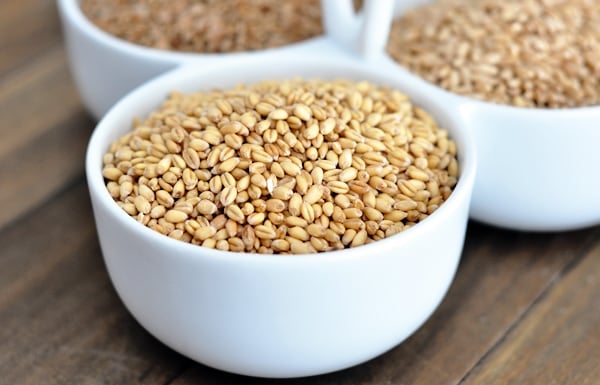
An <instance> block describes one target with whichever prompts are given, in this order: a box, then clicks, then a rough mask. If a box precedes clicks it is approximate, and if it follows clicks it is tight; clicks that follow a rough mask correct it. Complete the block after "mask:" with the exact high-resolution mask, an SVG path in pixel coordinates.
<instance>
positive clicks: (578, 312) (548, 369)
mask: <svg viewBox="0 0 600 385" xmlns="http://www.w3.org/2000/svg"><path fill="white" fill-rule="evenodd" d="M560 278H561V279H557V280H556V281H555V283H554V285H553V287H551V288H550V289H549V290H547V293H545V295H544V297H543V298H540V300H539V301H538V302H537V303H536V304H535V305H534V306H532V309H531V311H529V312H528V314H527V315H526V316H525V317H524V319H523V320H522V322H520V323H519V324H518V325H516V326H515V328H514V329H513V330H511V332H510V333H508V334H507V335H506V337H505V340H504V341H503V343H502V344H501V345H499V346H498V347H497V348H496V349H494V351H493V352H492V353H491V354H490V355H489V356H488V357H486V359H485V360H484V361H483V362H482V363H481V364H480V365H478V366H477V368H476V369H475V370H474V371H473V373H472V374H471V375H470V376H469V377H468V378H467V379H466V381H464V382H463V384H464V385H475V384H490V385H495V384H511V385H520V384H580V385H596V384H599V383H600V244H599V243H597V242H596V244H595V245H594V247H593V248H592V249H591V250H589V252H588V253H587V254H586V255H585V258H583V260H582V261H581V262H580V263H578V264H577V265H576V266H575V267H574V268H573V269H572V270H570V271H568V272H567V273H566V274H565V276H564V277H560Z"/></svg>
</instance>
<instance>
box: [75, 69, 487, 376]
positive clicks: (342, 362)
mask: <svg viewBox="0 0 600 385" xmlns="http://www.w3.org/2000/svg"><path fill="white" fill-rule="evenodd" d="M296 76H302V77H305V78H316V77H318V78H321V79H334V78H347V79H355V80H359V79H366V80H370V81H372V82H375V83H379V84H388V85H391V86H394V87H397V88H398V89H400V90H402V91H404V92H406V93H407V94H408V95H409V96H411V98H412V100H413V101H414V102H415V103H416V104H418V105H421V106H422V107H424V108H425V109H426V110H428V111H430V112H431V113H432V114H433V116H435V117H436V118H437V119H438V121H439V122H440V124H441V126H442V127H444V128H446V129H448V130H449V132H450V134H451V137H452V138H453V139H454V140H455V141H456V142H457V146H458V149H459V164H460V167H461V176H460V179H459V182H458V184H457V186H456V188H455V190H454V192H453V193H452V194H451V196H450V198H449V199H448V200H447V201H446V202H445V203H444V204H443V205H442V206H441V207H440V208H439V209H438V210H437V211H436V212H434V213H433V214H432V215H431V216H430V217H428V218H427V219H425V220H424V221H422V222H421V223H419V224H417V225H416V226H414V227H413V228H411V229H408V230H407V231H404V232H402V233H400V234H397V235H395V236H393V237H390V238H387V239H384V240H381V241H378V242H375V243H372V244H369V245H365V246H361V247H357V248H352V249H346V250H342V251H335V252H326V253H319V254H313V255H292V256H282V255H256V254H247V253H233V252H223V251H218V250H212V249H207V248H203V247H200V246H195V245H191V244H188V243H184V242H180V241H176V240H173V239H170V238H168V237H166V236H163V235H160V234H158V233H156V232H154V231H152V230H150V229H148V228H146V227H144V226H142V225H141V224H139V223H137V222H136V221H135V220H134V219H133V218H131V217H129V216H128V215H127V214H126V213H125V212H123V211H122V210H121V209H120V208H119V207H118V206H117V204H116V203H115V202H114V201H113V200H112V198H111V197H110V195H109V194H108V192H107V190H106V187H105V185H104V181H103V178H102V174H101V168H102V155H103V154H104V152H105V151H106V150H107V148H108V146H109V144H110V143H111V142H112V141H113V140H115V139H116V138H117V137H119V136H120V135H122V134H124V133H125V132H127V131H128V130H129V129H130V127H131V122H132V119H133V118H134V117H136V116H140V117H143V116H145V115H146V114H147V113H149V112H150V111H151V110H153V109H155V108H157V107H158V106H159V104H160V103H161V102H162V101H163V100H164V98H165V97H166V95H167V93H168V92H169V91H171V90H179V91H183V92H191V91H197V90H202V89H210V88H212V87H217V86H218V87H221V88H223V87H229V86H233V85H235V84H237V83H240V82H245V83H251V82H255V81H258V80H260V79H278V78H282V79H283V78H290V77H296ZM86 162H87V163H86V173H87V178H88V185H89V189H90V195H91V200H92V204H93V209H94V216H95V220H96V224H97V230H98V234H99V238H100V244H101V247H102V252H103V255H104V258H105V262H106V265H107V268H108V271H109V274H110V277H111V279H112V281H113V283H114V286H115V288H116V290H117V292H118V293H119V295H120V297H121V298H122V300H123V302H124V303H125V305H126V306H127V308H128V309H129V310H130V311H131V313H132V314H133V315H134V316H135V318H136V319H137V320H138V321H139V322H140V323H141V324H142V325H143V326H144V327H145V328H146V329H147V330H148V331H149V332H150V333H152V334H153V335H154V336H156V338H158V339H159V340H161V341H163V342H164V343H165V344H167V345H168V346H170V347H172V348H173V349H175V350H176V351H178V352H180V353H182V354H184V355H186V356H188V357H190V358H192V359H194V360H197V361H199V362H201V363H204V364H206V365H208V366H211V367H215V368H218V369H222V370H226V371H230V372H234V373H241V374H246V375H252V376H261V377H297V376H307V375H314V374H320V373H325V372H330V371H335V370H338V369H343V368H346V367H349V366H352V365H355V364H358V363H361V362H364V361H366V360H368V359H370V358H373V357H375V356H377V355H379V354H381V353H383V352H385V351H387V350H388V349H391V348H392V347H394V346H395V345H397V344H398V343H400V342H401V341H403V340H404V339H405V338H406V337H408V336H409V335H410V334H411V333H413V332H414V331H415V330H416V329H417V328H418V327H419V326H420V325H421V324H422V323H423V322H424V321H425V320H426V319H427V318H428V317H429V316H430V314H431V313H432V312H433V311H434V309H435V308H436V307H437V306H438V304H439V302H440V301H441V299H442V298H443V296H444V294H445V293H446V290H447V288H448V286H449V284H450V283H451V281H452V279H453V276H454V273H455V270H456V267H457V264H458V262H459V258H460V255H461V250H462V246H463V242H464V236H465V228H466V224H467V217H468V208H469V201H470V196H471V189H472V186H473V183H474V179H475V167H476V166H475V149H474V146H473V143H472V142H471V139H470V136H469V135H467V134H466V132H465V131H464V130H463V129H462V128H461V126H460V123H459V121H458V120H457V119H456V116H455V115H454V113H453V111H450V110H448V109H446V108H445V107H444V106H442V105H440V104H439V103H437V102H435V101H433V100H431V99H429V98H428V97H427V95H425V94H423V93H422V92H421V90H420V89H419V88H416V87H414V85H413V84H412V82H410V81H409V82H404V81H402V80H401V79H399V78H395V79H388V77H387V76H386V75H385V74H382V73H381V72H380V71H378V70H377V69H376V68H372V67H366V66H365V65H364V64H361V63H357V62H349V61H346V62H340V61H338V60H335V59H326V58H320V59H313V60H310V59H307V58H302V57H298V58H293V59H277V58H272V59H269V60H262V59H260V58H251V57H244V58H239V59H237V60H236V61H235V62H232V63H222V64H220V65H219V66H213V67H205V68H203V69H201V70H200V69H198V68H191V67H185V68H181V69H178V70H175V71H173V72H171V73H168V74H165V75H163V76H160V77H159V78H157V79H155V80H153V81H151V82H149V83H147V84H145V85H144V86H142V87H140V88H138V89H136V90H135V91H133V92H132V93H131V94H129V95H128V96H126V97H125V98H124V99H122V100H121V101H120V102H119V103H117V105H116V106H115V107H114V108H112V109H111V110H110V111H109V112H108V113H107V114H106V116H105V117H104V118H103V119H102V120H101V121H100V123H99V124H98V126H97V128H96V130H95V132H94V134H93V135H92V138H91V140H90V143H89V147H88V152H87V159H86Z"/></svg>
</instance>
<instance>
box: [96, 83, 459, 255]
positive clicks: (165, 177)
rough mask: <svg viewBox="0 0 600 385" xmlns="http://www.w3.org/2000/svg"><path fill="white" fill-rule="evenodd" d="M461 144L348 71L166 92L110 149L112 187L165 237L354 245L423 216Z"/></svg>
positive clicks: (282, 247) (309, 247)
mask: <svg viewBox="0 0 600 385" xmlns="http://www.w3.org/2000/svg"><path fill="white" fill-rule="evenodd" d="M456 155H457V148H456V144H455V143H454V142H453V141H452V140H451V139H450V138H449V137H448V132H447V131H446V130H444V129H442V128H440V127H438V126H437V123H436V122H435V120H434V119H433V117H431V116H430V115H429V114H428V113H427V112H425V111H424V110H422V109H421V108H419V107H417V106H414V105H413V104H412V103H411V102H410V100H409V99H408V97H407V96H406V95H404V94H403V93H401V92H399V91H397V90H394V89H391V88H386V87H380V86H376V85H373V84H371V83H368V82H364V81H363V82H353V81H347V80H336V81H322V80H301V79H294V80H287V81H263V82H260V83H257V84H252V85H241V86H238V87H236V88H233V89H228V90H213V91H209V92H198V93H194V94H190V95H183V94H180V93H176V92H175V93H172V94H171V95H170V96H169V98H168V99H167V100H166V101H165V102H164V103H163V104H162V105H161V106H160V108H158V109H157V110H156V111H154V112H152V113H151V114H150V115H149V116H147V117H146V118H144V119H143V120H136V122H135V123H134V127H133V129H132V131H131V132H129V133H127V134H126V135H124V136H122V137H121V138H119V139H117V140H116V141H115V142H114V143H112V145H111V146H110V148H109V149H108V151H107V153H106V155H105V156H104V158H103V159H104V166H103V175H104V178H105V181H106V184H107V189H108V190H109V192H110V194H111V196H112V197H113V198H114V199H115V201H116V202H117V203H118V204H119V206H121V208H122V209H123V210H124V211H125V212H126V213H127V214H129V215H131V216H133V217H134V218H135V219H136V220H137V221H139V222H140V223H142V224H143V225H145V226H148V227H149V228H151V229H153V230H155V231H157V232H159V233H161V234H164V235H168V236H170V237H172V238H175V239H179V240H182V241H186V242H190V243H193V244H198V245H203V246H205V247H210V248H217V249H220V250H230V251H245V252H258V253H314V252H321V251H331V250H337V249H343V248H346V247H357V246H360V245H363V244H366V243H370V242H374V241H377V240H380V239H383V238H385V237H389V236H391V235H394V234H396V233H398V232H400V231H402V230H404V229H407V228H409V227H411V226H414V225H415V224H417V223H418V222H420V221H422V220H424V219H425V218H427V217H428V216H429V215H430V214H431V213H433V212H434V211H435V210H436V209H437V208H438V207H439V206H440V205H441V204H443V202H444V201H445V200H446V199H447V198H448V197H449V195H450V194H451V192H452V190H453V188H454V186H455V185H456V183H457V178H458V173H459V167H458V163H457V158H456Z"/></svg>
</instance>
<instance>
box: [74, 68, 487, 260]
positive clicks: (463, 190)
mask: <svg viewBox="0 0 600 385" xmlns="http://www.w3.org/2000/svg"><path fill="white" fill-rule="evenodd" d="M256 59H258V58H250V57H247V58H244V59H243V60H239V59H238V60H235V61H229V62H227V63H224V62H221V63H219V64H213V65H210V66H203V67H202V69H199V68H197V67H193V66H182V67H178V68H176V69H174V70H172V71H169V72H167V73H165V74H162V75H159V76H158V77H156V78H154V79H152V80H150V81H148V82H146V83H144V84H142V85H141V86H139V87H137V88H136V89H134V90H132V91H131V92H130V93H128V94H127V95H126V96H125V97H123V98H122V99H121V100H120V101H119V102H117V104H115V105H114V106H113V107H112V108H111V109H110V110H109V111H108V112H107V113H106V114H105V115H104V117H103V118H102V119H101V120H100V122H98V124H97V126H96V128H95V129H94V132H93V133H92V136H91V138H90V140H89V143H88V148H87V151H86V164H85V169H86V177H87V181H88V188H89V192H90V195H91V196H92V198H95V200H96V203H97V204H98V205H99V207H98V208H99V209H101V210H103V211H104V213H106V214H108V215H109V216H110V217H111V218H112V219H113V220H116V221H118V222H119V223H120V225H122V226H124V227H126V228H127V229H128V231H132V232H134V233H136V234H138V235H139V236H140V237H145V238H148V239H149V241H151V242H153V243H160V244H163V245H165V246H166V247H169V248H171V249H173V250H174V251H175V254H176V255H178V256H182V257H183V256H186V257H189V258H209V259H213V258H214V259H215V260H218V261H237V262H241V261H258V262H267V261H268V262H270V263H292V262H293V261H296V262H310V261H312V262H314V261H319V262H322V261H329V262H332V261H342V260H348V259H356V258H364V257H365V256H366V255H367V254H374V255H376V254H377V252H378V248H379V247H380V246H379V245H383V244H385V245H388V247H387V248H385V249H389V248H390V246H389V245H390V244H392V243H393V244H392V245H393V246H394V247H399V246H400V247H401V246H402V245H403V244H405V243H406V242H409V241H410V240H411V239H414V238H418V237H420V236H422V235H421V234H423V233H426V232H427V231H428V230H431V228H435V226H436V224H437V223H440V222H441V221H443V220H444V218H446V217H449V216H453V215H455V214H456V210H457V209H459V208H460V206H461V205H463V204H464V202H465V201H466V207H467V210H468V207H469V202H470V200H471V194H472V191H473V187H474V182H475V174H476V168H477V159H476V156H477V154H476V147H475V143H474V139H473V135H471V134H470V132H469V130H468V129H467V128H466V127H461V125H460V119H459V118H458V117H457V116H456V115H454V116H453V115H450V114H449V113H448V111H447V110H446V109H444V108H441V107H440V106H439V105H437V104H436V103H437V101H435V100H431V98H427V97H425V93H424V92H422V91H421V90H420V89H418V88H416V87H414V85H412V86H411V85H408V86H407V88H410V89H411V90H410V91H405V90H404V89H402V86H400V85H399V86H396V85H397V84H399V83H403V81H402V80H400V79H399V78H398V77H392V78H389V77H386V76H385V75H384V74H382V73H381V71H378V70H377V68H376V67H375V66H372V65H371V66H370V65H367V64H366V63H361V62H349V63H343V64H342V63H340V61H339V60H335V59H332V58H319V59H314V58H306V57H303V56H298V57H293V58H292V57H287V58H270V59H268V60H270V61H271V62H275V63H278V64H280V65H285V63H289V64H292V63H294V64H296V65H297V64H298V63H299V62H300V63H302V65H303V66H304V68H311V66H313V67H312V68H314V66H322V67H327V68H330V69H331V68H335V69H342V68H343V69H344V70H347V69H350V70H352V71H353V74H352V75H350V76H347V77H345V78H348V79H355V80H357V77H358V76H357V73H361V74H364V75H365V77H368V80H370V81H373V82H374V83H376V84H381V83H382V81H383V80H384V79H385V80H388V82H389V83H395V85H393V87H394V88H396V89H398V90H400V91H401V92H406V93H407V94H408V95H409V96H410V99H411V101H413V102H414V98H413V96H412V95H411V94H419V96H420V97H421V98H422V99H424V100H425V99H426V100H428V101H429V102H430V103H432V104H433V105H435V108H436V109H437V110H438V112H437V113H438V114H440V115H442V116H443V119H444V123H445V124H444V128H446V129H447V130H448V131H449V133H450V135H451V137H453V139H454V140H456V141H457V142H460V144H459V146H461V148H460V151H459V158H461V159H460V160H459V162H460V163H459V167H460V177H459V179H458V182H457V184H456V186H455V187H454V189H453V191H452V193H451V194H450V196H449V197H448V199H447V200H446V201H445V202H443V204H441V205H440V206H439V207H438V209H437V210H436V211H435V212H433V213H432V214H430V215H429V216H428V217H427V218H426V219H424V220H423V221H421V222H418V223H417V224H416V225H414V226H413V227H411V228H409V229H406V230H404V231H401V232H400V233H398V234H395V235H393V236H391V237H387V238H384V239H381V240H378V241H376V242H373V243H370V244H366V245H361V246H357V247H352V248H345V249H342V250H334V251H325V252H317V253H310V254H285V255H282V254H260V253H248V252H245V251H244V252H233V251H223V250H217V249H210V248H207V247H203V246H201V245H195V244H191V243H188V242H184V241H180V240H176V239H173V238H170V237H168V236H166V235H164V234H160V233H158V232H156V231H154V230H152V229H150V228H148V227H147V226H144V225H142V224H141V223H139V222H137V221H136V220H135V218H133V217H131V216H130V215H129V214H127V213H126V212H125V211H123V209H121V208H120V207H119V206H118V205H117V204H116V202H115V201H114V199H113V198H112V197H111V196H110V194H109V192H108V190H107V189H106V184H105V182H104V178H103V176H102V156H103V155H104V153H105V151H106V149H105V148H100V146H101V143H102V142H107V143H110V142H112V141H113V140H115V139H116V138H117V137H119V135H122V134H117V133H115V132H118V131H119V128H118V127H116V126H115V125H116V124H117V122H118V121H120V120H123V119H125V116H127V115H129V116H128V117H127V120H128V121H129V122H132V121H133V119H134V118H135V117H136V116H137V115H136V113H127V112H125V111H126V110H127V109H129V108H132V109H133V110H135V107H136V106H137V105H139V104H141V102H142V101H143V100H156V101H157V103H160V102H161V101H163V100H164V99H165V96H166V94H167V93H168V91H172V90H173V88H174V87H171V86H168V84H169V83H176V84H183V83H182V82H183V81H184V80H189V79H190V78H192V77H193V75H194V74H197V73H200V72H201V73H203V76H204V77H205V78H206V76H207V75H206V73H209V74H210V72H213V73H214V72H219V71H224V70H227V69H239V68H244V67H245V66H247V65H248V63H252V62H258V61H259V60H256ZM261 62H264V59H262V61H261ZM289 77H290V78H291V77H294V76H293V75H291V76H289ZM316 77H318V76H306V78H316ZM373 79H376V80H373ZM256 81H258V80H252V81H249V82H247V84H251V83H254V82H256ZM389 83H386V84H389ZM408 83H409V82H406V84H408ZM194 88H197V89H199V90H201V89H202V88H201V87H194ZM152 93H154V94H156V95H157V96H150V97H148V95H149V94H152ZM159 95H160V96H159ZM154 104H156V103H154ZM417 105H419V106H420V104H418V103H417ZM426 110H427V111H429V109H426ZM457 115H458V114H457ZM434 116H435V115H434ZM437 119H438V118H436V120H437ZM121 131H122V130H121ZM125 132H128V130H127V131H125ZM464 214H465V217H468V212H465V213H464ZM465 220H466V219H465ZM438 226H439V225H438ZM282 261H284V262H282Z"/></svg>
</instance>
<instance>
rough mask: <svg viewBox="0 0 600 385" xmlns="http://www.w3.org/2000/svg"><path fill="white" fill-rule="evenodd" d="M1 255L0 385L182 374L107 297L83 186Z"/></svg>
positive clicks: (14, 229)
mask: <svg viewBox="0 0 600 385" xmlns="http://www.w3.org/2000/svg"><path fill="white" fill-rule="evenodd" d="M0 249H1V250H2V257H1V258H0V325H2V327H1V328H0V384H47V385H59V384H60V385H63V384H90V385H92V384H132V383H136V382H137V381H140V380H142V381H147V383H156V384H160V383H163V382H165V381H167V380H168V379H169V378H170V377H172V376H173V374H174V373H178V372H179V371H180V370H181V369H180V368H181V365H182V364H184V363H185V362H186V361H185V360H184V359H183V358H182V357H180V356H179V355H177V354H176V353H174V352H172V351H170V350H169V349H167V348H166V347H164V346H163V345H161V344H160V343H159V342H158V341H156V340H155V339H154V338H152V337H151V336H150V335H148V334H147V333H146V332H145V331H144V330H143V329H142V328H141V327H140V326H139V325H138V324H137V323H136V322H135V321H134V320H133V318H132V317H131V316H130V315H129V314H128V312H127V311H126V310H125V308H124V307H123V305H122V304H121V302H120V301H119V299H118V298H117V296H116V294H115V292H114V290H113V289H112V286H111V284H110V281H109V279H108V276H107V273H106V270H105V268H104V265H103V263H102V258H101V255H100V250H99V246H98V242H97V239H96V233H95V228H94V226H93V222H92V217H91V208H90V205H89V198H88V193H87V189H86V188H85V184H84V183H82V181H81V180H79V181H78V182H77V183H76V184H75V185H74V187H72V188H69V189H67V190H65V191H63V192H61V194H59V195H58V196H57V197H56V199H54V200H53V203H52V204H50V205H47V206H44V207H43V208H41V209H40V210H36V213H35V215H28V216H27V217H25V218H23V219H21V220H20V221H18V222H16V223H15V224H14V225H12V226H10V227H8V228H7V229H5V230H4V231H3V232H2V233H1V234H0Z"/></svg>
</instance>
